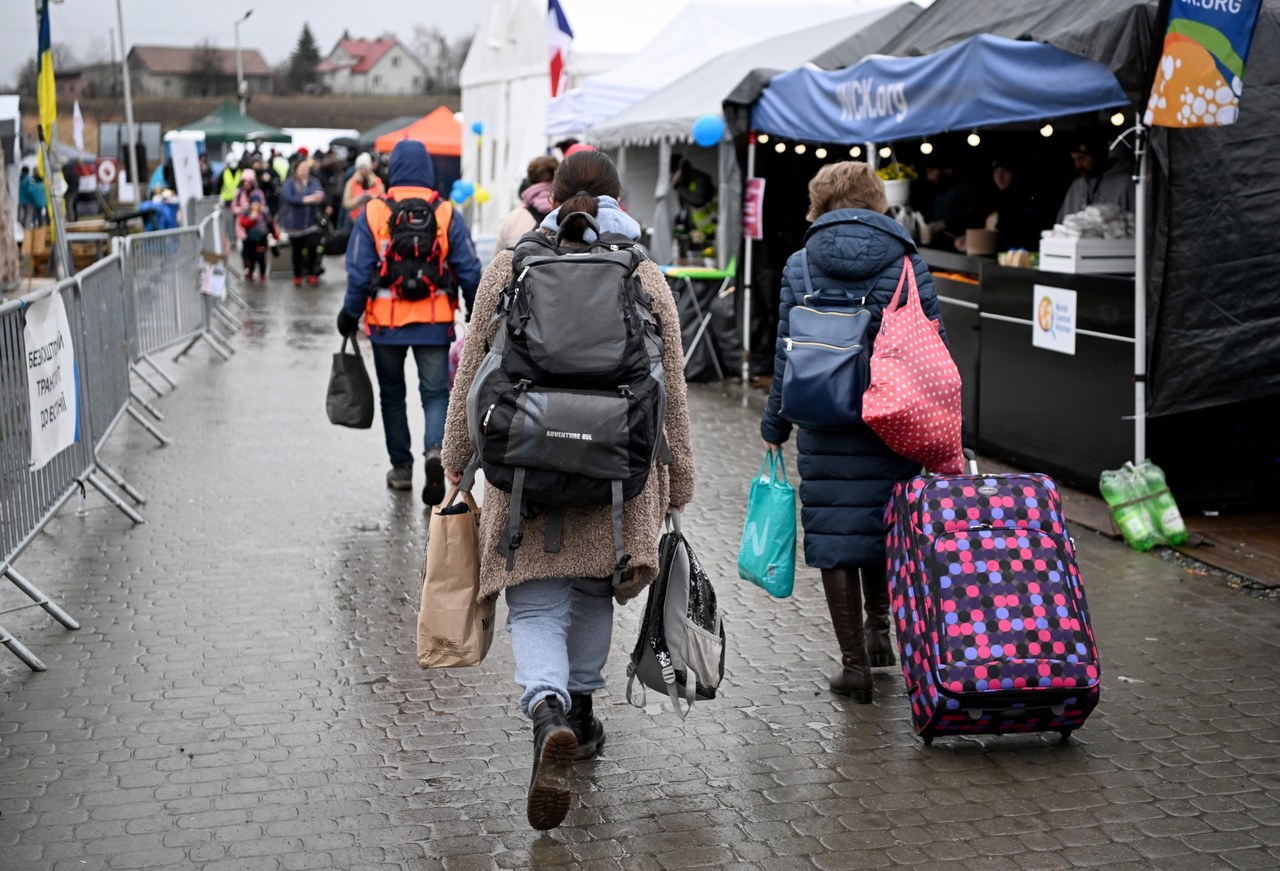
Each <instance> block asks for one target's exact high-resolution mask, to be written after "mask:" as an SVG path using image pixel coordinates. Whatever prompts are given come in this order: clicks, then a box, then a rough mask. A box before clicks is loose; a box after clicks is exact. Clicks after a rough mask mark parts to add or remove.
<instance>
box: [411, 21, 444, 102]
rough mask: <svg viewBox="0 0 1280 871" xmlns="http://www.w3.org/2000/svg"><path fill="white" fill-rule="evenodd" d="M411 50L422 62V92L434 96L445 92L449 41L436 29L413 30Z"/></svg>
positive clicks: (420, 27) (415, 28) (422, 28)
mask: <svg viewBox="0 0 1280 871" xmlns="http://www.w3.org/2000/svg"><path fill="white" fill-rule="evenodd" d="M412 50H413V53H414V54H415V55H417V57H418V60H419V61H421V62H422V67H423V69H424V70H425V73H426V75H425V76H424V78H423V83H422V92H423V93H424V94H436V93H439V92H440V91H442V90H447V89H448V87H447V84H446V83H447V82H448V80H449V78H450V73H451V66H452V64H451V63H450V58H449V40H448V39H447V38H446V37H445V35H444V34H443V33H441V32H440V28H438V27H423V26H422V25H420V24H419V25H418V26H416V27H414V28H413V45H412Z"/></svg>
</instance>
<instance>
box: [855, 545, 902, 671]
mask: <svg viewBox="0 0 1280 871" xmlns="http://www.w3.org/2000/svg"><path fill="white" fill-rule="evenodd" d="M859 573H860V574H861V575H862V602H863V607H864V608H865V609H866V612H867V618H866V626H865V634H866V637H867V662H868V663H869V664H870V665H871V667H872V668H880V667H882V666H886V665H893V664H894V663H895V662H897V660H895V659H894V658H893V641H892V640H890V638H889V578H888V577H887V576H886V575H885V568H884V566H883V565H874V566H864V567H863V568H862V569H860V570H859Z"/></svg>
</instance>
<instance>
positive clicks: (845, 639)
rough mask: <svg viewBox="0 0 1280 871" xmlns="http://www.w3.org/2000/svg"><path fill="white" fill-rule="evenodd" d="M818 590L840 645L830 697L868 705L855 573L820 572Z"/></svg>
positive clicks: (867, 675)
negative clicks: (836, 696) (825, 596)
mask: <svg viewBox="0 0 1280 871" xmlns="http://www.w3.org/2000/svg"><path fill="white" fill-rule="evenodd" d="M822 589H823V592H825V593H826V594H827V607H828V608H829V609H830V610H831V627H832V628H833V629H834V630H835V633H836V642H837V643H838V644H839V645H840V664H841V666H842V668H841V670H840V673H839V674H836V675H834V676H832V678H831V680H830V682H829V684H828V685H829V686H830V687H831V691H832V692H833V693H839V694H840V695H845V696H849V698H851V699H853V700H854V701H855V702H858V703H859V704H864V705H865V704H867V703H868V702H870V701H871V670H870V668H869V667H868V665H867V649H866V647H865V646H863V637H862V589H861V587H860V586H859V584H858V574H857V570H856V569H855V570H853V571H850V570H849V569H823V570H822Z"/></svg>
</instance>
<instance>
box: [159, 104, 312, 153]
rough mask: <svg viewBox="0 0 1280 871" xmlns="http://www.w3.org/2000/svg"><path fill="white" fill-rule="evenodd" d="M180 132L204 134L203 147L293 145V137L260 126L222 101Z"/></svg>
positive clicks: (256, 121)
mask: <svg viewBox="0 0 1280 871" xmlns="http://www.w3.org/2000/svg"><path fill="white" fill-rule="evenodd" d="M178 129H179V130H198V131H200V132H202V133H204V144H205V147H206V148H208V147H212V146H219V145H230V144H231V143H233V142H254V141H261V142H292V141H293V137H292V136H290V135H289V134H288V133H286V132H284V131H283V130H281V129H279V128H278V127H272V126H271V125H270V124H263V123H262V122H261V121H258V120H256V119H254V118H250V117H249V116H247V115H241V114H240V113H239V111H237V110H236V104H235V103H233V102H232V101H230V100H223V101H222V105H220V106H218V108H216V109H214V110H213V111H212V112H210V113H209V114H208V115H205V116H204V117H203V118H201V119H200V120H199V121H192V122H191V123H190V124H188V125H186V126H185V127H180V128H178Z"/></svg>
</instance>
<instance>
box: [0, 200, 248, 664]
mask: <svg viewBox="0 0 1280 871" xmlns="http://www.w3.org/2000/svg"><path fill="white" fill-rule="evenodd" d="M221 217H222V215H221V209H220V208H217V207H215V208H214V211H213V212H211V213H210V214H208V215H206V216H205V217H204V218H203V219H202V220H201V222H200V224H199V226H196V227H187V228H183V229H179V230H165V231H160V232H155V233H143V234H139V235H135V236H129V237H126V238H123V239H118V240H116V248H115V251H116V253H114V254H113V255H112V256H110V257H107V258H104V259H103V260H100V261H99V262H97V263H95V264H94V265H93V266H91V267H90V268H88V269H86V270H84V271H83V272H81V273H80V274H79V275H78V276H77V277H75V278H72V279H67V280H65V281H62V282H60V283H58V284H57V285H56V286H53V287H50V288H46V289H44V290H41V291H38V292H36V293H33V294H30V295H28V296H25V297H22V298H21V299H18V300H14V301H11V302H7V303H4V304H0V576H2V577H5V578H8V580H9V581H11V582H12V583H13V584H14V585H15V586H17V587H18V589H19V590H21V591H22V592H23V593H24V594H25V595H26V596H27V597H29V598H30V599H31V602H29V603H25V604H22V605H19V606H16V607H11V608H4V609H0V615H3V614H7V613H10V612H13V611H17V610H21V609H24V608H34V607H40V608H43V609H44V610H45V611H46V612H47V613H48V614H49V615H50V616H52V617H53V618H54V619H55V620H57V621H58V622H59V623H61V624H62V625H63V626H66V627H67V628H69V629H78V628H79V623H78V622H77V621H76V620H75V618H73V617H72V616H71V615H69V614H68V613H67V612H66V611H64V610H63V609H62V608H60V607H59V606H58V605H57V604H56V603H54V602H52V601H50V599H49V597H48V596H47V595H45V594H44V593H43V592H41V590H40V589H39V588H37V587H36V586H35V585H34V584H32V583H31V582H30V581H29V580H27V579H26V578H25V577H23V576H22V575H21V574H19V573H18V571H17V570H16V569H15V568H14V566H13V563H14V561H15V560H16V559H17V558H18V556H19V555H20V554H21V553H22V552H23V550H24V549H25V548H26V547H27V546H28V545H29V544H30V543H31V542H32V541H33V540H34V539H35V537H36V536H37V535H39V534H40V532H41V531H42V530H43V529H44V528H45V526H46V525H48V523H49V522H50V521H51V520H52V519H53V518H54V516H56V515H57V513H58V511H59V510H61V508H62V507H63V506H64V505H65V504H66V502H67V500H69V499H70V498H71V497H72V496H73V495H75V494H76V493H79V494H80V496H81V505H82V507H83V499H84V494H85V488H86V486H92V487H93V488H94V489H96V490H98V491H99V492H100V493H102V495H103V496H105V497H106V498H107V500H108V501H109V502H110V503H111V504H112V505H113V506H115V507H116V508H117V509H119V510H120V511H121V512H123V513H124V514H125V515H126V516H128V517H129V519H130V520H132V521H133V522H134V523H143V522H145V521H144V519H143V518H142V515H140V514H139V513H138V512H137V511H135V510H134V509H133V508H132V507H131V506H130V505H128V504H127V503H126V502H125V501H124V500H123V499H121V498H120V497H119V496H118V495H117V494H116V493H115V491H114V490H112V489H111V487H110V486H108V485H107V484H106V483H105V482H104V481H103V478H106V479H109V480H110V481H111V482H112V483H113V484H114V485H115V486H116V487H119V488H120V489H121V490H123V491H124V492H125V493H126V494H127V495H128V496H129V497H130V498H131V499H132V500H133V501H134V502H136V503H138V504H142V503H143V502H145V501H146V500H145V497H143V495H142V494H141V493H139V492H138V491H137V490H135V489H134V488H133V487H132V486H130V485H129V483H128V482H127V481H126V480H125V479H124V478H123V477H122V476H121V475H120V474H119V473H117V472H116V471H115V470H113V469H111V468H110V467H109V466H107V465H106V464H105V463H103V462H102V460H101V458H100V457H99V449H100V448H101V446H102V444H103V443H104V442H105V441H106V439H107V438H108V437H109V436H110V435H111V433H112V431H113V430H114V429H115V427H116V426H117V425H118V424H119V422H120V421H121V420H122V419H123V418H124V416H125V415H129V416H131V417H133V419H134V420H136V421H137V422H138V423H140V424H141V425H142V426H144V427H145V428H146V429H147V430H148V431H149V432H150V433H151V434H152V435H153V436H154V437H155V438H156V439H157V440H159V441H160V442H161V444H167V443H168V439H167V438H166V437H165V436H164V435H163V434H162V433H160V431H159V430H157V429H156V428H155V427H154V426H153V425H152V424H151V423H150V422H149V421H148V420H147V419H146V418H145V417H144V416H143V415H142V414H140V413H139V412H138V410H137V408H135V406H142V407H143V408H145V409H147V410H148V411H149V412H151V414H152V415H153V416H155V417H156V418H157V419H163V415H161V414H160V412H159V411H158V410H157V409H155V408H154V407H152V406H151V405H150V404H149V403H147V402H146V401H145V400H144V399H142V397H140V396H139V395H138V394H137V392H136V391H135V390H134V389H133V386H132V376H134V375H136V376H138V377H139V379H140V380H142V381H143V382H144V383H146V384H147V385H148V386H150V387H151V388H152V389H153V390H155V391H156V393H157V395H163V391H162V390H161V389H160V388H158V387H157V386H156V384H155V383H154V382H153V381H152V380H151V379H150V378H149V377H147V374H146V372H145V371H144V370H142V369H140V368H139V364H140V363H144V362H145V363H146V364H147V365H148V366H150V367H151V368H152V369H153V370H154V372H155V373H158V374H159V376H160V377H161V378H163V379H164V380H165V381H167V382H168V383H169V384H170V385H171V386H174V387H176V386H177V385H176V383H175V382H174V381H173V379H172V378H170V377H169V375H168V373H166V372H165V371H164V370H163V369H162V368H160V366H159V365H158V364H157V363H156V361H155V359H154V357H153V355H154V354H157V353H159V352H160V351H163V350H165V349H167V348H171V347H174V346H177V345H180V344H182V343H183V342H186V343H187V344H186V346H185V347H184V348H183V349H182V350H181V351H179V353H178V355H177V356H178V357H181V356H182V354H185V353H186V352H187V351H188V350H189V349H190V348H191V347H192V346H193V345H195V344H196V343H197V342H199V341H201V340H202V339H203V340H204V341H206V342H207V343H208V344H209V345H210V347H212V348H213V349H214V350H215V351H216V352H217V353H218V354H219V355H220V356H222V357H223V358H227V357H229V356H230V354H231V353H232V351H231V348H230V347H229V346H228V345H227V342H228V340H229V338H230V335H228V334H223V333H219V332H218V331H217V327H218V326H221V327H222V328H224V329H238V328H239V322H238V321H237V320H236V319H235V318H234V316H233V315H232V314H231V313H230V311H229V310H228V309H227V308H226V306H225V305H223V304H222V302H221V301H220V300H218V299H217V298H215V297H213V296H210V295H209V294H206V293H204V292H202V290H201V284H200V282H201V279H202V274H203V269H204V266H205V264H206V263H210V262H215V261H216V262H225V261H226V260H227V256H226V246H225V245H224V244H223V242H222V239H221V234H220V230H219V221H220V220H221ZM229 278H231V276H229ZM234 284H235V282H234V280H231V281H229V283H228V294H227V296H226V298H227V299H228V300H231V301H232V302H235V303H236V304H238V305H242V306H244V307H245V308H246V309H247V308H248V306H247V304H246V303H244V300H243V298H241V297H240V296H239V294H238V293H235V287H234ZM54 294H60V295H61V296H62V300H63V303H64V306H65V308H66V311H67V326H68V329H69V330H70V333H71V336H72V344H73V348H74V351H75V368H76V382H75V385H76V388H75V389H76V396H77V412H78V416H77V421H78V432H77V438H76V441H75V442H74V443H73V444H72V445H71V446H70V447H68V448H66V449H65V450H63V451H61V452H60V453H59V454H58V455H57V456H55V457H54V458H53V459H52V460H50V461H49V462H48V463H47V464H46V465H45V466H43V467H41V468H39V469H35V470H33V469H32V468H31V465H32V464H31V411H30V407H31V406H30V397H29V386H28V383H27V364H28V360H27V354H26V348H25V339H24V335H23V327H24V323H25V317H24V310H25V309H26V308H27V307H28V306H30V305H31V304H32V303H35V302H38V301H39V300H41V299H45V298H47V297H50V296H52V295H54ZM233 294H234V295H233ZM175 359H177V357H175ZM0 644H3V645H4V646H5V647H7V648H8V649H9V650H10V651H11V652H12V653H13V654H14V655H16V656H17V657H18V658H19V659H21V660H22V661H23V662H24V663H26V664H27V666H28V667H30V668H31V669H33V670H36V671H43V670H44V668H45V665H44V663H43V662H41V661H40V659H39V658H38V657H36V656H35V655H34V654H32V653H31V651H30V650H28V649H27V648H26V647H25V646H24V645H23V644H22V643H21V642H20V641H18V640H17V639H16V638H14V637H13V635H12V634H10V633H9V632H8V631H7V630H6V629H5V628H4V627H3V626H0Z"/></svg>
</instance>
